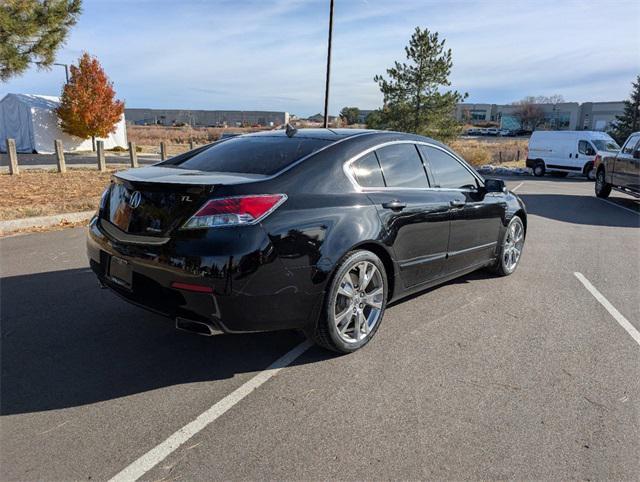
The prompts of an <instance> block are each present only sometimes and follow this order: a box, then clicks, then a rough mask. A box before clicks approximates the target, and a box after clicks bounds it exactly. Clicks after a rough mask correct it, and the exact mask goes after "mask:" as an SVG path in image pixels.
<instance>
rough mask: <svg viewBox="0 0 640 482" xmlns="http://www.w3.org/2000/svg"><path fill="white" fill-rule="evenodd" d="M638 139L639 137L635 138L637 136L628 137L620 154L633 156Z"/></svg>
mask: <svg viewBox="0 0 640 482" xmlns="http://www.w3.org/2000/svg"><path fill="white" fill-rule="evenodd" d="M638 139H640V136H637V135H636V136H631V137H629V139H627V142H626V143H625V145H624V147H623V148H622V153H623V154H633V148H634V147H635V146H636V144H637V142H638Z"/></svg>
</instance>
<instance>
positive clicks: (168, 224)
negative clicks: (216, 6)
mask: <svg viewBox="0 0 640 482" xmlns="http://www.w3.org/2000/svg"><path fill="white" fill-rule="evenodd" d="M526 228H527V215H526V211H525V206H524V204H523V202H522V201H521V200H520V199H519V198H518V196H516V195H515V194H514V193H512V192H509V191H507V189H506V188H505V185H504V182H503V181H501V180H495V179H493V180H492V179H487V180H485V179H483V178H482V177H480V176H479V175H478V174H477V173H476V172H475V171H474V169H473V168H471V167H470V166H469V165H468V164H467V163H466V162H465V161H464V160H462V159H461V158H460V157H459V156H458V155H456V154H455V153H454V152H452V151H451V150H450V149H448V148H447V147H446V146H444V145H442V144H440V143H439V142H436V141H434V140H432V139H429V138H426V137H421V136H417V135H411V134H404V133H398V132H388V131H370V130H353V129H300V130H295V129H293V128H287V129H286V130H278V131H268V132H260V133H256V134H248V135H243V136H239V137H233V138H228V139H224V140H221V141H218V142H215V143H213V144H210V145H208V146H204V147H202V148H199V149H195V150H193V151H190V152H187V153H186V154H183V155H180V156H177V157H174V158H171V159H168V160H166V161H163V162H160V163H159V164H155V165H153V166H149V167H143V168H138V169H131V170H128V171H124V172H119V173H117V174H115V175H114V176H113V179H112V181H111V184H110V186H109V187H108V188H107V190H106V191H105V192H104V194H103V196H102V199H101V202H100V208H99V211H98V213H97V215H96V216H95V218H94V219H93V220H92V221H91V223H90V226H89V234H88V240H87V250H88V255H89V259H90V264H91V268H92V269H93V271H94V272H95V273H96V275H97V276H98V279H99V281H100V283H101V284H102V285H103V286H105V287H108V288H110V289H112V290H113V291H115V292H116V293H117V294H119V295H121V296H122V297H123V298H125V299H126V300H128V301H130V302H132V303H134V304H136V305H139V306H141V307H144V308H147V309H150V310H153V311H155V312H158V313H161V314H163V315H166V316H168V317H169V318H171V319H172V320H174V321H175V323H176V327H177V328H180V329H183V330H188V331H192V332H195V333H199V334H205V335H210V334H214V333H218V332H223V333H246V332H256V331H269V330H281V329H301V330H303V331H304V332H305V333H306V334H307V336H308V337H310V338H311V339H313V340H314V341H315V342H317V343H318V344H320V345H322V346H324V347H326V348H328V349H331V350H335V351H338V352H344V353H346V352H352V351H354V350H357V349H358V348H360V347H362V346H363V345H365V344H366V343H368V342H369V340H371V338H372V337H373V336H374V335H375V333H376V331H377V330H378V328H379V327H380V324H381V322H382V318H383V316H384V311H385V307H386V306H387V304H388V303H389V302H391V301H394V300H398V299H400V298H403V297H405V296H408V295H411V294H414V293H416V292H419V291H420V290H424V289H425V288H428V287H431V286H433V285H436V284H439V283H443V282H445V281H447V280H450V279H452V278H455V277H458V276H461V275H464V274H466V273H469V272H471V271H474V270H477V269H480V268H489V269H491V270H493V271H494V272H495V273H497V274H499V275H508V274H511V273H512V272H513V271H514V270H515V269H516V267H517V265H518V262H519V260H520V255H521V253H522V249H523V245H524V239H525V234H526Z"/></svg>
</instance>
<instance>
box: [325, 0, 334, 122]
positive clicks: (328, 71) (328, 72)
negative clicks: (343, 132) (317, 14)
mask: <svg viewBox="0 0 640 482" xmlns="http://www.w3.org/2000/svg"><path fill="white" fill-rule="evenodd" d="M332 34H333V0H330V6H329V44H328V46H327V82H326V84H325V88H324V123H323V127H324V128H327V127H329V77H330V74H331V36H332Z"/></svg>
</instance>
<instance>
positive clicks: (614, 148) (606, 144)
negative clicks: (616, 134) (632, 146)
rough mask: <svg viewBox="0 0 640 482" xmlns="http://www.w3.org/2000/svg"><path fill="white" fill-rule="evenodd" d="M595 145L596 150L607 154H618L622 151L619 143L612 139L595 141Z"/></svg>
mask: <svg viewBox="0 0 640 482" xmlns="http://www.w3.org/2000/svg"><path fill="white" fill-rule="evenodd" d="M591 142H593V144H594V145H595V146H596V149H597V150H599V151H607V152H618V151H619V150H620V146H619V145H618V143H617V142H616V141H614V140H612V139H610V140H605V139H594V140H593V141H591Z"/></svg>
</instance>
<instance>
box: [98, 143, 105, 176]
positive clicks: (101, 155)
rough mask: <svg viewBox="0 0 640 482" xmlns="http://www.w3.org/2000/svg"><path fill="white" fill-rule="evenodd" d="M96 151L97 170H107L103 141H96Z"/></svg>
mask: <svg viewBox="0 0 640 482" xmlns="http://www.w3.org/2000/svg"><path fill="white" fill-rule="evenodd" d="M96 147H97V151H98V170H99V171H100V172H105V171H106V170H107V161H106V160H105V158H104V141H96Z"/></svg>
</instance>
